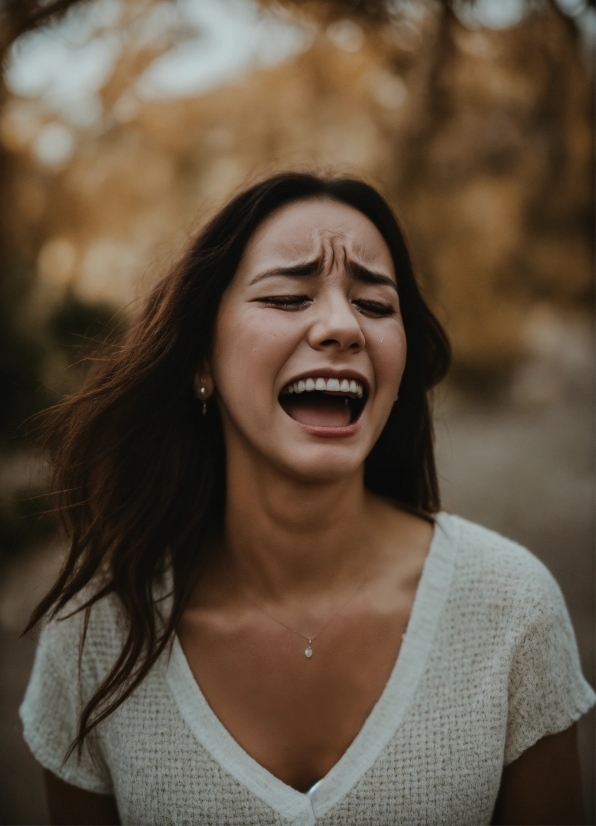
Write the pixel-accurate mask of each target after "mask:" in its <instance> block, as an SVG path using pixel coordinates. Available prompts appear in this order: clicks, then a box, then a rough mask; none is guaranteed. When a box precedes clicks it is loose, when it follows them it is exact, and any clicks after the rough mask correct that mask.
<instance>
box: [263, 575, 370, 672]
mask: <svg viewBox="0 0 596 826" xmlns="http://www.w3.org/2000/svg"><path fill="white" fill-rule="evenodd" d="M367 581H368V579H363V580H362V582H361V583H360V585H359V586H358V587H357V588H356V590H355V591H354V593H353V594H352V596H351V597H349V598H348V599H347V600H346V601H345V602H344V603H343V604H342V605H340V607H339V608H338V609H337V611H336V612H335V613H334V614H333V615H332V616H331V618H330V619H328V620H327V622H326V623H325V625H324V626H323V627H322V628H321V630H320V631H317V633H316V634H314V635H313V636H312V637H307V636H306V635H305V634H301V633H300V631H296V629H295V628H290V626H289V625H286V624H285V622H282V621H281V620H278V619H277V618H276V617H274V616H273V615H272V614H270V613H269V611H267V610H266V609H265V608H263V607H262V606H261V605H259V604H258V603H257V602H256V601H255V600H253V599H252V598H251V597H249V599H250V601H251V602H252V603H253V605H255V606H256V607H257V608H258V609H259V611H261V613H263V614H266V615H267V616H268V617H269V619H270V620H273V622H276V623H277V624H278V625H281V626H282V628H285V629H286V631H291V632H292V634H296V636H298V637H302V639H303V640H307V642H308V645H307V646H306V648H305V649H304V656H305V657H306V658H307V659H310V658H311V657H312V655H313V649H312V644H313V642H314V641H315V640H316V638H317V637H320V636H321V634H322V633H323V631H324V630H325V629H326V628H327V626H329V625H331V623H332V622H333V620H334V619H335V618H336V617H337V616H338V615H339V614H341V612H342V611H343V610H344V608H346V607H347V605H348V603H350V602H351V601H352V600H353V599H354V597H355V596H356V594H357V593H358V592H359V591H360V589H361V588H362V586H363V585H364V583H365V582H367Z"/></svg>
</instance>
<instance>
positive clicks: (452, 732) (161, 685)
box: [21, 513, 596, 826]
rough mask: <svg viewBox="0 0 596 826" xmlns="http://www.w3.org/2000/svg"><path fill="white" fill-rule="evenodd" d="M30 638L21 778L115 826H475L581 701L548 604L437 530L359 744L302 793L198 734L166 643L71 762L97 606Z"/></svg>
mask: <svg viewBox="0 0 596 826" xmlns="http://www.w3.org/2000/svg"><path fill="white" fill-rule="evenodd" d="M82 619H83V618H82V616H81V614H75V615H74V616H72V617H70V618H69V619H65V620H62V621H53V622H50V623H48V624H47V625H46V627H45V628H44V630H43V632H42V635H41V638H40V644H39V647H38V651H37V656H36V660H35V665H34V669H33V673H32V677H31V681H30V683H29V687H28V689H27V693H26V696H25V700H24V702H23V704H22V706H21V717H22V720H23V723H24V732H25V739H26V741H27V743H28V744H29V746H30V748H31V750H32V752H33V754H34V755H35V757H36V758H37V760H38V761H39V762H40V763H41V764H42V765H43V766H45V767H46V768H48V769H50V770H51V771H52V772H54V773H55V774H57V775H58V776H59V777H61V778H62V779H64V780H65V781H66V782H68V783H72V784H74V785H76V786H80V787H81V788H84V789H88V790H89V791H94V792H100V793H106V794H114V795H115V796H116V802H117V805H118V811H119V814H120V818H121V822H122V823H123V824H128V823H131V824H132V823H139V824H140V823H142V824H160V826H165V824H204V825H205V826H232V824H233V825H234V826H265V824H267V826H269V825H270V826H285V825H287V824H292V825H293V826H310V825H311V824H315V823H316V824H321V826H339V824H350V826H358V825H359V824H362V825H363V826H364V824H366V826H388V824H391V825H392V826H393V825H394V824H395V825H396V826H397V825H398V824H403V826H407V824H412V823H420V824H422V823H426V824H435V823H436V824H439V823H440V824H457V825H458V826H464V825H465V824H481V823H486V824H488V823H490V820H491V816H492V811H493V808H494V803H495V799H496V796H497V792H498V788H499V783H500V778H501V773H502V768H503V765H505V764H507V763H510V762H511V761H512V760H515V759H516V758H517V757H518V756H519V755H520V754H521V753H522V752H523V751H524V750H525V749H527V748H529V747H530V746H531V745H533V744H534V743H535V742H536V741H537V740H538V739H540V738H541V737H543V736H545V735H547V734H554V733H556V732H558V731H562V730H563V729H565V728H567V727H568V726H570V725H571V724H572V723H573V722H574V721H575V720H576V719H577V718H578V717H579V716H581V714H583V713H584V712H585V711H587V710H588V708H590V706H591V705H593V703H594V701H595V699H596V695H594V692H593V691H592V689H591V688H590V686H589V685H588V683H587V682H586V681H585V679H584V678H583V675H582V672H581V666H580V662H579V656H578V651H577V644H576V641H575V636H574V633H573V629H572V626H571V623H570V620H569V615H568V613H567V609H566V606H565V602H564V600H563V597H562V594H561V592H560V589H559V587H558V585H557V584H556V582H555V580H554V579H553V577H552V575H551V574H550V573H549V572H548V570H547V569H546V568H545V566H544V565H542V563H541V562H539V561H538V559H537V558H536V557H535V556H533V555H532V554H531V553H530V552H529V551H527V550H525V549H524V548H522V547H521V546H519V545H517V544H515V543H513V542H510V541H509V540H506V539H504V538H503V537H501V536H499V535H498V534H496V533H494V532H492V531H488V530H486V529H484V528H481V527H480V526H478V525H474V524H473V523H470V522H468V521H466V520H463V519H461V518H459V517H455V516H451V515H449V514H446V513H441V514H439V515H438V516H437V519H436V525H435V531H434V535H433V539H432V542H431V546H430V550H429V553H428V556H427V558H426V561H425V564H424V568H423V572H422V576H421V578H420V581H419V583H418V588H417V592H416V597H415V600H414V605H413V608H412V612H411V616H410V620H409V623H408V628H407V631H406V634H405V636H404V639H403V642H402V645H401V648H400V651H399V654H398V657H397V660H396V662H395V665H394V667H393V669H392V672H391V675H390V677H389V679H388V681H387V683H386V685H385V687H384V690H383V692H382V694H381V696H380V697H379V699H378V701H377V702H376V704H375V706H374V707H373V709H372V711H371V712H370V714H369V716H368V717H367V719H366V721H365V722H364V725H363V727H362V729H361V730H360V732H359V733H358V734H357V736H356V737H355V739H354V740H353V741H352V743H351V745H350V746H349V748H348V749H347V751H346V752H345V753H344V754H343V756H342V757H341V758H340V760H339V761H338V762H337V763H336V764H335V766H333V768H332V769H331V770H330V771H329V772H328V773H327V774H326V775H325V777H323V778H322V779H321V780H319V781H318V782H317V783H316V784H315V785H314V786H313V787H312V788H311V789H310V790H309V791H308V792H307V793H302V792H299V791H297V790H296V789H293V788H292V787H291V786H288V785H287V784H286V783H284V782H283V781H281V780H280V779H279V778H277V777H275V776H274V775H273V774H271V773H270V772H269V771H268V770H267V769H265V768H264V767H263V766H261V765H260V764H259V763H258V762H257V761H255V760H254V759H253V758H252V757H251V756H250V755H249V754H247V752H246V751H245V750H244V749H243V748H242V747H241V746H240V745H239V743H238V742H237V741H236V740H235V739H234V738H233V737H232V736H231V734H230V733H229V732H228V731H227V729H226V728H225V727H224V726H223V724H222V723H221V722H220V720H219V719H218V718H217V717H216V715H215V714H214V712H213V711H212V709H211V707H210V706H209V704H208V702H207V700H206V699H205V697H204V695H203V693H202V691H201V689H200V687H199V685H198V684H197V682H196V680H195V678H194V676H193V673H192V671H191V669H190V666H189V664H188V662H187V660H186V657H185V655H184V652H183V650H182V647H181V645H180V643H179V641H178V639H177V638H176V637H175V638H174V639H173V642H172V646H171V650H169V651H168V652H164V655H163V656H162V657H161V658H160V660H159V661H158V662H157V663H156V665H155V666H154V667H153V668H152V670H151V672H150V673H149V674H148V675H147V677H146V678H145V679H144V680H143V682H142V683H141V685H140V686H139V687H138V688H137V689H136V690H135V691H134V693H133V694H132V695H131V696H130V697H129V698H128V700H127V701H126V702H125V703H124V704H123V705H122V706H121V707H120V708H119V709H118V710H117V711H116V712H115V713H114V714H112V715H111V716H110V717H109V718H108V719H107V720H106V721H104V722H103V723H102V724H101V725H100V726H99V727H98V729H97V730H96V731H95V732H94V733H93V735H92V736H91V737H90V738H89V739H88V742H87V743H86V746H85V749H84V752H83V755H82V757H81V759H80V760H78V761H77V759H76V756H75V755H73V756H71V757H70V758H69V760H68V761H66V763H63V758H64V755H65V753H66V751H67V749H68V746H69V744H70V742H71V741H72V739H73V738H74V736H75V733H76V724H77V719H78V715H79V714H80V712H81V710H82V706H83V704H84V702H85V700H86V699H88V698H89V697H90V696H91V694H92V693H93V692H94V691H95V689H96V688H97V686H98V685H99V683H100V682H101V680H102V678H103V677H104V676H105V675H106V674H107V673H108V671H109V670H110V667H111V665H112V664H113V663H114V661H115V659H116V657H117V655H118V653H119V650H120V646H121V644H122V622H121V616H120V612H119V607H118V605H117V603H116V601H115V599H114V598H113V597H108V598H105V599H103V600H101V601H100V602H99V603H97V604H96V605H95V606H94V607H93V609H92V612H91V618H90V622H89V626H88V630H87V638H86V642H85V646H84V649H83V656H82V660H81V668H80V672H79V660H78V655H79V642H80V637H81V633H82Z"/></svg>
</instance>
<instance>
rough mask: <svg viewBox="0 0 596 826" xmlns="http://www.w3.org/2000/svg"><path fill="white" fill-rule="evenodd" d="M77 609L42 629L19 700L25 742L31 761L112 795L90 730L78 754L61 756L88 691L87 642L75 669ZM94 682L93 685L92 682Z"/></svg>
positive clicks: (76, 783)
mask: <svg viewBox="0 0 596 826" xmlns="http://www.w3.org/2000/svg"><path fill="white" fill-rule="evenodd" d="M82 621H83V613H82V612H81V613H79V614H75V615H74V616H72V617H69V618H67V619H64V620H52V621H51V622H49V623H48V624H47V625H46V626H45V627H44V629H43V631H42V633H41V635H40V638H39V644H38V647H37V652H36V655H35V662H34V665H33V671H32V673H31V678H30V680H29V685H28V686H27V691H26V693H25V698H24V700H23V702H22V704H21V707H20V709H19V714H20V717H21V721H22V723H23V735H24V738H25V742H26V743H27V745H28V746H29V748H30V749H31V752H32V753H33V756H34V757H35V759H36V760H37V761H38V762H39V763H40V764H41V765H42V766H43V767H44V768H46V769H49V770H50V771H51V772H52V773H53V774H55V775H57V776H58V777H59V778H61V779H62V780H64V781H65V782H66V783H71V784H72V785H74V786H78V787H80V788H82V789H85V790H87V791H90V792H97V793H99V794H112V793H113V788H112V782H111V779H110V773H109V770H108V768H107V766H106V764H105V761H104V759H103V757H102V752H101V743H100V737H99V736H98V733H97V730H96V729H94V730H93V731H92V732H91V733H90V734H89V735H88V737H87V738H85V741H84V745H83V749H82V752H81V754H80V756H79V755H78V754H77V751H76V750H75V751H74V752H73V753H72V754H71V755H70V757H69V758H68V760H66V761H65V760H64V758H65V756H66V753H67V752H68V749H69V746H70V744H71V743H72V742H73V740H74V739H75V737H76V734H77V728H78V721H79V716H80V713H81V711H82V709H83V707H84V705H85V703H86V701H87V700H88V699H89V697H90V696H91V694H92V693H93V689H94V687H95V686H93V685H90V683H91V682H92V681H91V680H90V676H91V675H90V673H89V667H88V663H87V667H86V664H85V661H86V660H87V659H88V657H87V656H85V652H88V645H89V641H86V643H85V647H84V656H83V658H82V661H81V667H80V668H79V643H80V639H81V633H82ZM96 684H97V683H96Z"/></svg>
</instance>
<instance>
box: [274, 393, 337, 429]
mask: <svg viewBox="0 0 596 826" xmlns="http://www.w3.org/2000/svg"><path fill="white" fill-rule="evenodd" d="M282 407H283V408H284V410H285V411H286V413H287V414H288V415H289V416H291V417H292V419H294V420H295V421H297V422H300V424H306V425H311V426H312V425H314V426H316V427H346V426H347V425H349V424H350V419H351V412H350V406H349V404H346V398H345V396H323V395H319V394H317V395H316V396H315V395H314V394H310V393H304V394H301V395H300V396H297V395H294V396H283V397H282Z"/></svg>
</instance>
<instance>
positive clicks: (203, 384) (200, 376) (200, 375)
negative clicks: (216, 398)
mask: <svg viewBox="0 0 596 826" xmlns="http://www.w3.org/2000/svg"><path fill="white" fill-rule="evenodd" d="M193 387H194V393H195V396H196V397H197V398H198V399H203V400H206V399H208V398H209V397H210V396H212V395H213V391H214V389H215V385H214V384H213V378H212V376H211V370H210V369H209V365H208V364H203V365H201V367H199V368H198V370H197V372H196V373H195V377H194V381H193ZM201 388H205V392H204V393H201Z"/></svg>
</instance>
